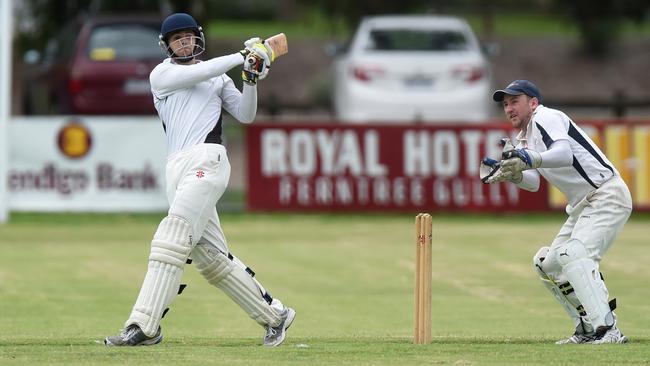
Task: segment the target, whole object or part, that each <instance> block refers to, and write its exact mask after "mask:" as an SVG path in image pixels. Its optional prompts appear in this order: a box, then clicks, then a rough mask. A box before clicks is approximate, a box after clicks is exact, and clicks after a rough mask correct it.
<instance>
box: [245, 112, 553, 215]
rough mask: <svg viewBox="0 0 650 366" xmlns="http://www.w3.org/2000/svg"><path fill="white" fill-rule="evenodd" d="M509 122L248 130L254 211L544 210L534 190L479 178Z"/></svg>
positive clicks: (250, 202) (286, 126)
mask: <svg viewBox="0 0 650 366" xmlns="http://www.w3.org/2000/svg"><path fill="white" fill-rule="evenodd" d="M511 133H512V131H511V129H510V128H509V127H508V125H507V124H488V125H479V126H476V125H435V126H431V125H408V126H406V125H368V126H349V125H337V124H318V125H315V124H302V125H289V124H282V125H276V124H272V125H271V124H268V125H265V124H257V125H251V126H249V127H248V129H247V146H248V195H247V204H248V209H250V210H258V211H259V210H287V211H289V210H290V211H301V210H302V211H417V210H426V211H429V212H432V211H449V212H453V211H463V212H471V211H499V212H501V211H543V210H547V209H548V208H549V204H548V199H547V190H546V185H545V184H542V186H541V188H540V191H539V192H537V193H531V192H526V191H523V190H520V189H519V188H517V187H516V186H514V185H513V184H492V185H485V184H482V183H481V181H480V180H479V178H478V168H479V162H480V159H481V158H482V157H484V156H490V157H494V158H498V157H499V156H500V154H501V147H500V146H499V140H500V139H501V138H503V137H506V136H508V135H510V134H511Z"/></svg>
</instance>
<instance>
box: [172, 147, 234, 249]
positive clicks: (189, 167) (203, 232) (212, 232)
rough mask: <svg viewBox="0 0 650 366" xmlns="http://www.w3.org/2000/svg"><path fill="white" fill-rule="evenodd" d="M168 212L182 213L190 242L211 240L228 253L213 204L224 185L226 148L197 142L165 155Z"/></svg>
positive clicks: (225, 182)
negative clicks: (190, 237) (190, 238)
mask: <svg viewBox="0 0 650 366" xmlns="http://www.w3.org/2000/svg"><path fill="white" fill-rule="evenodd" d="M165 175H166V181H167V190H166V191H167V200H168V201H169V215H173V216H178V217H182V218H184V219H185V220H187V221H188V222H189V224H190V225H191V226H192V242H193V245H196V243H199V242H200V243H204V244H211V245H213V246H215V247H216V248H217V249H218V250H219V251H221V252H222V253H226V254H227V253H228V252H229V250H228V244H227V243H226V238H225V235H224V234H223V230H221V223H220V222H219V216H218V214H217V209H216V207H215V206H216V204H217V201H219V199H220V198H221V196H222V195H223V193H224V192H225V190H226V187H227V186H228V180H229V179H230V162H229V161H228V156H227V154H226V148H225V147H224V146H223V145H219V144H200V145H196V146H193V147H190V148H187V149H184V150H181V151H178V152H176V153H174V154H172V155H170V156H169V157H168V158H167V167H166V172H165Z"/></svg>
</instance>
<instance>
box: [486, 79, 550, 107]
mask: <svg viewBox="0 0 650 366" xmlns="http://www.w3.org/2000/svg"><path fill="white" fill-rule="evenodd" d="M505 94H508V95H521V94H526V95H528V96H529V97H535V98H537V100H539V102H540V103H541V102H542V94H541V93H540V92H539V88H538V87H537V85H535V84H533V83H531V82H530V81H528V80H515V81H513V82H512V83H510V84H509V85H508V86H506V87H505V88H503V89H499V90H497V91H495V92H494V94H492V99H493V100H494V101H495V102H502V101H503V96H504V95H505Z"/></svg>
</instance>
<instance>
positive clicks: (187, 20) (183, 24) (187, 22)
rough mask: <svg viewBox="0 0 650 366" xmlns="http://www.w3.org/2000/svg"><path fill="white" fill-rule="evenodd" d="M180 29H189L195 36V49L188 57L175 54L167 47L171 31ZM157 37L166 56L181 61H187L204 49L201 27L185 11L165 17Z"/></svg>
mask: <svg viewBox="0 0 650 366" xmlns="http://www.w3.org/2000/svg"><path fill="white" fill-rule="evenodd" d="M181 30H190V31H192V32H193V33H194V34H195V36H196V38H197V41H196V47H195V51H194V53H193V54H192V55H191V56H190V57H178V56H175V55H174V53H173V51H172V50H171V49H170V47H169V43H168V38H169V36H170V35H171V34H172V33H175V32H178V31H181ZM158 38H159V39H160V41H159V44H160V47H161V48H162V49H163V51H164V52H165V53H166V54H167V56H169V57H171V58H175V59H179V60H180V61H183V62H186V61H189V60H191V59H193V58H194V57H196V56H198V55H200V54H201V53H203V51H205V36H204V35H203V28H201V26H200V25H199V23H198V22H197V21H196V20H195V19H194V18H193V17H192V16H191V15H189V14H186V13H174V14H172V15H170V16H168V17H167V18H165V20H163V22H162V24H161V26H160V35H159V36H158Z"/></svg>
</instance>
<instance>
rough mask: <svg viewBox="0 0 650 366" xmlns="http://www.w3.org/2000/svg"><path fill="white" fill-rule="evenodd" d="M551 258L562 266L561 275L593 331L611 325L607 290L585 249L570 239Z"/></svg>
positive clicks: (596, 265) (611, 315) (554, 251)
mask: <svg viewBox="0 0 650 366" xmlns="http://www.w3.org/2000/svg"><path fill="white" fill-rule="evenodd" d="M552 255H555V256H556V259H557V261H558V262H559V263H560V265H562V274H563V275H564V276H566V278H567V280H568V281H569V283H570V284H571V286H572V287H573V290H574V291H575V294H576V296H577V298H578V300H580V303H581V304H582V305H583V307H584V310H585V312H586V313H587V314H586V318H587V320H588V321H589V323H591V325H592V326H593V328H594V329H597V328H598V327H601V326H612V325H614V315H613V313H612V312H611V310H610V305H609V303H608V301H607V299H608V297H609V294H608V291H607V287H606V286H605V282H603V279H602V277H601V275H600V271H599V270H598V263H596V261H595V260H593V259H591V258H589V256H588V255H587V250H586V249H585V245H584V244H583V243H582V242H581V241H580V240H578V239H575V238H572V239H570V240H569V241H567V242H566V243H564V244H561V245H558V246H557V247H556V248H555V249H554V250H553V253H552Z"/></svg>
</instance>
